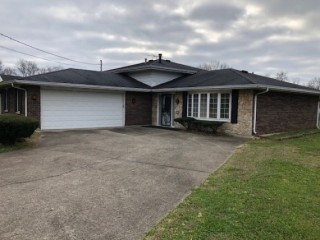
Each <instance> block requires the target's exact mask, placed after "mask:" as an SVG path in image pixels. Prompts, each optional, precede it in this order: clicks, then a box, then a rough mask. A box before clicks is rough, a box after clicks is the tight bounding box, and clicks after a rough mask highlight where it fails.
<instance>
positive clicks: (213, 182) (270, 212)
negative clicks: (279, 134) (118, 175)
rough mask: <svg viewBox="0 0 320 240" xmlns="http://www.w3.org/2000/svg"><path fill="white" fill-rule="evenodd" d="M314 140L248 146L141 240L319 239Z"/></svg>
mask: <svg viewBox="0 0 320 240" xmlns="http://www.w3.org/2000/svg"><path fill="white" fill-rule="evenodd" d="M319 226H320V134H312V135H306V136H303V137H301V138H293V139H287V140H283V141H278V140H274V139H262V140H253V141H250V142H249V143H247V144H246V145H245V146H244V147H242V148H241V149H239V150H238V151H237V153H236V154H234V155H233V156H232V157H231V158H230V159H229V160H228V162H227V163H226V164H225V165H224V166H223V167H222V168H220V169H219V170H218V171H217V172H216V173H214V174H213V175H211V176H210V177H209V178H208V179H207V180H206V181H205V182H204V183H203V184H202V185H201V186H200V187H199V188H197V189H195V190H194V191H193V192H192V193H191V194H190V195H189V196H188V197H187V198H186V199H185V200H184V201H183V202H182V203H181V204H180V205H179V206H178V207H177V208H176V209H175V210H173V211H172V212H171V213H170V214H169V215H168V216H167V217H166V218H164V219H163V220H162V221H161V222H160V223H159V224H158V225H157V226H156V227H155V228H154V229H153V230H151V231H150V232H149V233H148V234H147V235H146V237H145V240H155V239H193V240H195V239H319V236H320V227H319Z"/></svg>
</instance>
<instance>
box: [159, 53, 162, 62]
mask: <svg viewBox="0 0 320 240" xmlns="http://www.w3.org/2000/svg"><path fill="white" fill-rule="evenodd" d="M161 61H162V53H159V63H161Z"/></svg>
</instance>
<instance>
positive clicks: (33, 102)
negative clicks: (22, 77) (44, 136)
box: [2, 86, 40, 121]
mask: <svg viewBox="0 0 320 240" xmlns="http://www.w3.org/2000/svg"><path fill="white" fill-rule="evenodd" d="M21 87H22V88H24V89H26V90H27V96H28V117H33V118H35V119H37V120H39V121H40V87H39V86H21ZM2 91H4V90H2ZM16 91H17V90H16V89H15V88H8V94H9V96H8V100H9V102H8V108H9V109H8V110H9V111H8V113H11V114H12V113H14V114H15V113H16V110H17V107H16V104H17V102H16V97H17V95H16ZM24 94H25V93H24V92H23V94H22V109H21V113H20V114H21V115H24V114H25V113H24V110H25V95H24ZM33 98H34V99H33ZM2 105H3V104H2ZM3 110H4V109H3V108H2V112H3V113H4V111H3Z"/></svg>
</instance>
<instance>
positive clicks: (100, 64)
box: [100, 60, 102, 72]
mask: <svg viewBox="0 0 320 240" xmlns="http://www.w3.org/2000/svg"><path fill="white" fill-rule="evenodd" d="M100 72H102V60H100Z"/></svg>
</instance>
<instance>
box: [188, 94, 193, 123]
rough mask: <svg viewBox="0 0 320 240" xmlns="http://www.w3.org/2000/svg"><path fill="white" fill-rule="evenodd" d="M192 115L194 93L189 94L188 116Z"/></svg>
mask: <svg viewBox="0 0 320 240" xmlns="http://www.w3.org/2000/svg"><path fill="white" fill-rule="evenodd" d="M191 115H192V94H189V95H188V117H191Z"/></svg>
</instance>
